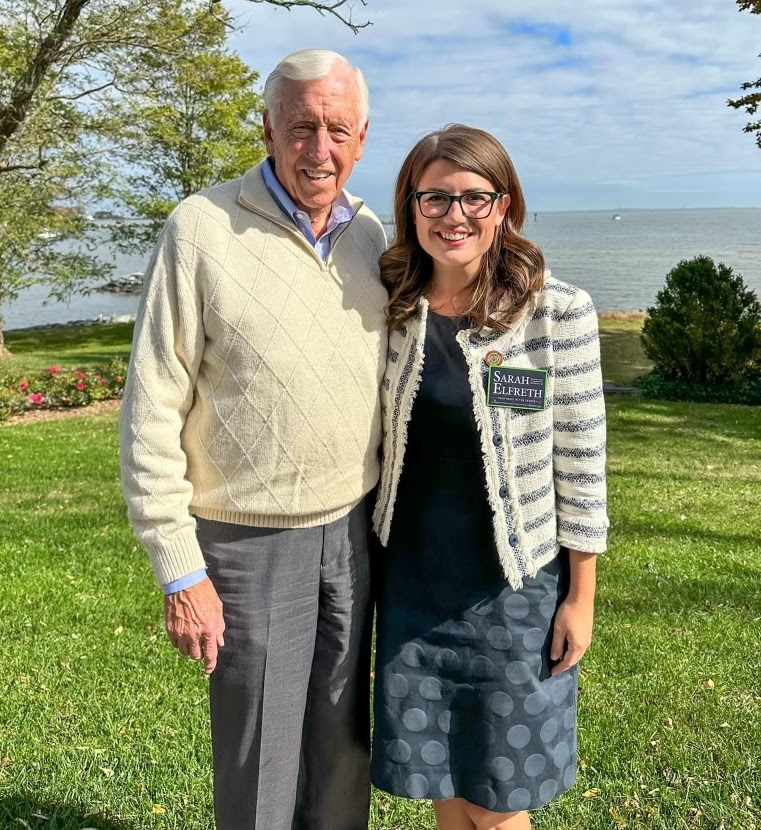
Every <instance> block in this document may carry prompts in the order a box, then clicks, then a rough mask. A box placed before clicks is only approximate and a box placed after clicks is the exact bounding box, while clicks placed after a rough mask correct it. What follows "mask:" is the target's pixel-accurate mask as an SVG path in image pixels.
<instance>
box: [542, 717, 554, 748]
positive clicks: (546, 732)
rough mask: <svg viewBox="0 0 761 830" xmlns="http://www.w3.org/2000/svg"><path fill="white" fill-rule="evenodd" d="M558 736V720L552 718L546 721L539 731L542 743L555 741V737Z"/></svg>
mask: <svg viewBox="0 0 761 830" xmlns="http://www.w3.org/2000/svg"><path fill="white" fill-rule="evenodd" d="M557 734H558V719H557V718H550V719H549V720H546V721H545V722H544V723H543V724H542V728H541V729H540V730H539V737H540V738H541V740H542V743H545V744H548V743H550V742H552V741H554V740H555V736H556V735H557Z"/></svg>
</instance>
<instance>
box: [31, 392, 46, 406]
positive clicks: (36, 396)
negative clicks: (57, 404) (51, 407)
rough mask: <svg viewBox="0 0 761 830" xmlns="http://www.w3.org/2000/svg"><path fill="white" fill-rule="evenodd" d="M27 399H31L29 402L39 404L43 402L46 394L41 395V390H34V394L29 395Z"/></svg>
mask: <svg viewBox="0 0 761 830" xmlns="http://www.w3.org/2000/svg"><path fill="white" fill-rule="evenodd" d="M27 400H28V401H29V403H37V404H39V403H42V402H43V401H44V400H45V396H44V395H40V394H39V392H32V394H31V395H29V397H28V398H27Z"/></svg>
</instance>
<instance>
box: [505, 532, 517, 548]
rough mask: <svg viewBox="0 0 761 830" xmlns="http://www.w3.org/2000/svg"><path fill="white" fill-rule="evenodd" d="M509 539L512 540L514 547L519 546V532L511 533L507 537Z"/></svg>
mask: <svg viewBox="0 0 761 830" xmlns="http://www.w3.org/2000/svg"><path fill="white" fill-rule="evenodd" d="M507 541H508V542H510V544H511V545H512V546H513V547H514V548H517V547H518V542H519V541H520V540H519V539H518V534H517V533H511V534H510V535H509V536H508V537H507Z"/></svg>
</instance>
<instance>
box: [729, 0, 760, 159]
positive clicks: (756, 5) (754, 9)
mask: <svg viewBox="0 0 761 830" xmlns="http://www.w3.org/2000/svg"><path fill="white" fill-rule="evenodd" d="M737 5H738V6H739V7H740V11H749V12H750V13H751V14H761V0H737ZM759 57H760V58H761V55H759ZM740 89H742V90H743V91H744V92H747V91H748V90H755V92H748V94H747V95H743V96H742V97H741V98H735V99H730V100H729V101H727V104H728V105H729V106H730V107H732V108H734V109H740V108H744V109H745V112H747V113H748V115H756V113H757V112H758V108H759V106H761V78H759V79H758V80H756V81H748V82H746V83H744V84H742V85H741V86H740ZM743 132H746V133H755V134H756V144H758V146H759V147H761V118H759V119H758V120H755V121H749V122H748V123H747V124H746V125H745V127H743Z"/></svg>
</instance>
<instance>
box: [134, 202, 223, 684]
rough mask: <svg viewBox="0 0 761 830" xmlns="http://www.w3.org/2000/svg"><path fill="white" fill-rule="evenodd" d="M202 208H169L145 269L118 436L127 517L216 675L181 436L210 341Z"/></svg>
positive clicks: (211, 599)
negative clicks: (199, 224)
mask: <svg viewBox="0 0 761 830" xmlns="http://www.w3.org/2000/svg"><path fill="white" fill-rule="evenodd" d="M196 214H197V208H195V207H193V206H188V205H187V203H185V204H183V205H181V206H180V208H178V210H176V211H175V212H174V213H173V214H172V216H171V217H170V219H169V220H168V222H167V224H166V226H165V227H164V230H163V231H162V234H161V237H160V239H159V242H158V244H157V246H156V250H155V251H154V254H153V257H152V260H151V263H150V265H149V267H148V270H147V272H146V281H145V287H144V289H143V296H142V298H141V302H140V308H139V310H138V316H137V320H136V323H135V334H134V339H133V346H132V355H131V359H130V368H129V372H128V376H127V386H126V388H125V394H124V403H123V406H122V415H121V424H120V432H121V461H122V484H123V488H124V494H125V498H126V501H127V508H128V515H129V519H130V522H131V524H132V526H133V528H134V529H135V532H136V534H137V536H138V538H139V539H140V541H141V542H142V543H143V545H144V546H145V548H146V550H147V551H148V554H149V556H150V559H151V564H152V565H153V569H154V572H155V574H156V578H157V580H158V582H159V584H161V585H162V586H168V587H170V588H175V589H177V588H179V590H175V591H174V592H173V593H171V594H168V596H167V598H166V599H165V617H166V628H167V633H168V634H169V637H170V639H171V640H172V643H173V644H174V645H175V646H176V647H177V648H179V650H180V651H181V652H182V653H183V654H187V655H188V656H191V657H193V658H194V659H200V658H201V657H203V658H204V664H205V668H206V671H207V672H210V671H212V670H213V668H214V665H215V664H216V656H217V654H216V652H217V648H218V647H219V646H221V644H222V642H223V641H222V632H223V631H224V621H223V618H222V605H221V602H220V601H219V598H218V597H217V594H216V591H215V590H214V587H213V585H212V584H211V581H210V580H209V579H208V578H206V576H205V562H204V558H203V554H202V553H201V549H200V547H199V545H198V541H197V539H196V532H195V520H194V519H193V517H192V516H191V515H190V512H189V509H188V508H189V505H190V500H191V498H192V494H193V487H192V484H191V483H190V481H188V479H187V477H186V472H187V458H186V456H185V453H184V451H183V448H182V445H181V441H180V436H181V433H182V428H183V426H184V424H185V419H186V417H187V414H188V412H189V411H190V407H191V405H192V402H193V396H194V391H195V382H196V377H197V373H198V367H199V365H200V362H201V358H202V355H203V348H204V343H205V337H204V331H203V319H202V293H201V290H200V286H198V285H197V284H196V282H195V279H194V276H195V258H196V248H195V245H194V244H193V243H192V242H190V241H189V240H190V239H193V233H194V230H195V224H196V221H197V219H196ZM199 574H200V579H197V578H196V579H195V581H194V579H193V576H195V577H198V576H199Z"/></svg>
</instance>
